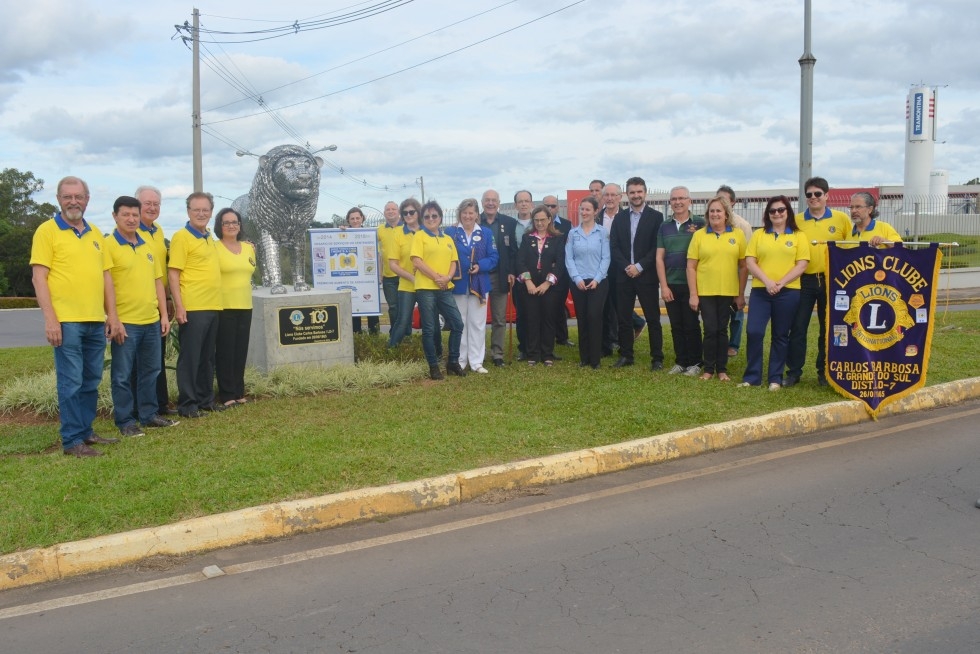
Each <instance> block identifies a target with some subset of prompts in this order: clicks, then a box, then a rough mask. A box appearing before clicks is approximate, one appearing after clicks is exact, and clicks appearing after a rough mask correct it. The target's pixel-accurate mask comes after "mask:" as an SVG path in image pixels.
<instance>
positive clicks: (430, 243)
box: [411, 229, 459, 291]
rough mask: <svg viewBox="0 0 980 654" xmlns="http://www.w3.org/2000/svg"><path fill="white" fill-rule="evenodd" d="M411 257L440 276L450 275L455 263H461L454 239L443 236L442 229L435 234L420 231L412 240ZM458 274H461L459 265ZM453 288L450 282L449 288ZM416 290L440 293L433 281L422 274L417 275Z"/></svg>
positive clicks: (423, 230) (424, 230) (425, 230)
mask: <svg viewBox="0 0 980 654" xmlns="http://www.w3.org/2000/svg"><path fill="white" fill-rule="evenodd" d="M411 256H412V257H418V258H419V259H421V260H422V261H423V263H425V265H427V266H428V267H429V268H431V269H432V270H433V272H435V273H437V274H440V275H448V274H449V269H450V267H451V266H452V263H453V261H455V262H457V264H458V262H459V255H458V254H456V244H455V243H454V242H453V239H451V238H449V237H448V236H446V235H445V234H443V233H442V230H441V229H440V230H439V231H438V232H437V233H434V234H433V233H432V232H430V231H428V230H427V229H420V230H419V231H418V232H417V233H416V234H415V238H414V239H413V240H412V252H411ZM456 272H457V273H458V272H459V266H458V265H457V266H456ZM452 287H453V284H452V282H450V283H449V286H448V288H452ZM415 290H429V291H438V290H440V289H439V287H438V286H436V283H435V282H434V281H433V280H432V279H430V278H429V277H427V276H426V275H423V274H422V273H416V275H415Z"/></svg>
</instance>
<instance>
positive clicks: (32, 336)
mask: <svg viewBox="0 0 980 654" xmlns="http://www.w3.org/2000/svg"><path fill="white" fill-rule="evenodd" d="M47 344H48V341H47V339H46V338H44V316H42V315H41V310H40V309H5V310H3V311H0V348H2V347H30V346H33V345H47Z"/></svg>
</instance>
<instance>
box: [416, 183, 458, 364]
mask: <svg viewBox="0 0 980 654" xmlns="http://www.w3.org/2000/svg"><path fill="white" fill-rule="evenodd" d="M411 257H412V265H413V266H415V300H416V302H418V304H419V319H420V320H421V321H422V351H423V352H425V360H426V361H427V362H428V363H429V377H430V378H432V379H442V378H443V376H442V372H440V370H439V356H440V355H439V351H440V349H441V348H439V347H437V345H436V340H439V341H440V345H441V341H442V334H441V333H440V330H439V314H442V317H443V318H445V320H446V326H447V327H448V328H449V359H448V360H447V363H446V372H447V373H449V374H450V375H458V376H460V377H463V376H464V375H465V374H466V373H464V372H463V367H462V366H461V365H459V346H460V343H461V342H462V340H463V318H462V316H460V315H459V308H458V307H457V306H456V300H454V299H453V279H454V278H455V279H459V255H458V254H457V253H456V244H455V243H454V242H453V239H452V237H450V236H447V235H446V234H445V232H443V231H442V207H440V206H439V203H438V202H426V203H425V204H424V205H422V229H420V230H419V231H418V233H417V234H416V235H415V238H413V239H412V251H411Z"/></svg>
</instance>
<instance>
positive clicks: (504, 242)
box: [480, 213, 521, 293]
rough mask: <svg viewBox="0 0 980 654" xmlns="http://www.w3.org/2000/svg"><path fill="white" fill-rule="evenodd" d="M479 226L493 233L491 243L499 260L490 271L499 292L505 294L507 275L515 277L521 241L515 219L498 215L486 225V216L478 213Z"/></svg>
mask: <svg viewBox="0 0 980 654" xmlns="http://www.w3.org/2000/svg"><path fill="white" fill-rule="evenodd" d="M480 224H481V225H483V226H484V227H486V228H487V229H489V230H490V231H491V232H493V241H494V243H496V244H497V254H498V255H499V256H500V260H499V262H498V263H497V267H496V269H494V270H491V271H490V275H491V276H496V278H497V282H498V286H497V288H498V289H499V290H500V292H504V293H506V292H507V289H508V288H509V287H508V286H507V275H517V249H518V248H519V247H520V246H521V240H520V238H519V237H518V236H517V219H516V218H511V217H510V216H508V215H506V214H502V213H498V214H497V217H496V218H494V221H493V224H492V225H490V224H488V223H487V215H486V214H485V213H480Z"/></svg>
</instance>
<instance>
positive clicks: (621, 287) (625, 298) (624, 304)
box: [616, 275, 664, 363]
mask: <svg viewBox="0 0 980 654" xmlns="http://www.w3.org/2000/svg"><path fill="white" fill-rule="evenodd" d="M637 279H639V280H642V281H637ZM637 279H634V278H632V277H627V276H624V275H620V276H619V277H617V278H616V303H617V304H618V305H619V356H621V357H623V358H624V359H626V360H627V361H633V305H634V303H635V302H636V300H639V301H640V308H642V309H643V315H644V316H646V319H647V336H648V337H649V339H650V360H651V361H654V362H661V363H662V362H663V360H664V330H663V327H662V326H661V325H660V293H659V292H658V290H657V278H656V277H655V276H651V277H650V279H644V278H643V277H642V276H641V277H639V278H637Z"/></svg>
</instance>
